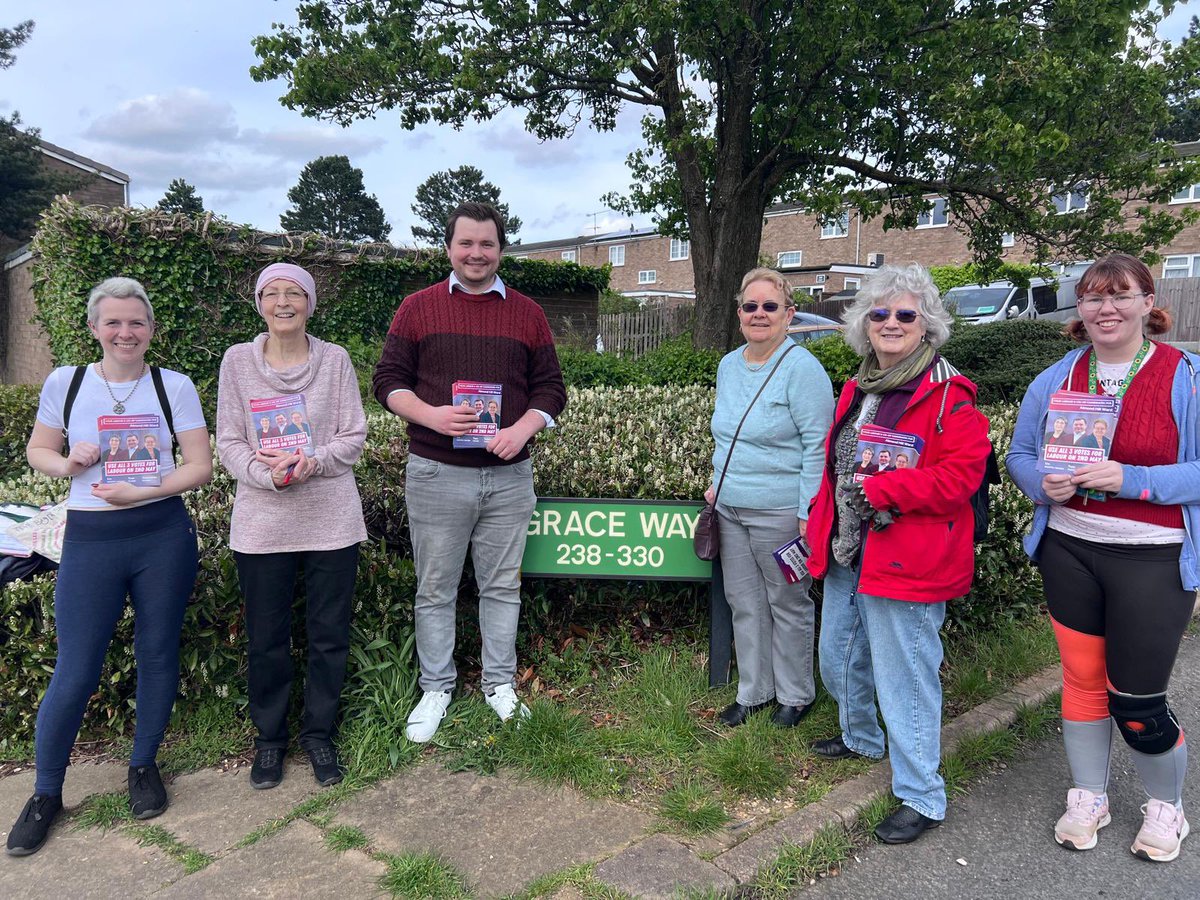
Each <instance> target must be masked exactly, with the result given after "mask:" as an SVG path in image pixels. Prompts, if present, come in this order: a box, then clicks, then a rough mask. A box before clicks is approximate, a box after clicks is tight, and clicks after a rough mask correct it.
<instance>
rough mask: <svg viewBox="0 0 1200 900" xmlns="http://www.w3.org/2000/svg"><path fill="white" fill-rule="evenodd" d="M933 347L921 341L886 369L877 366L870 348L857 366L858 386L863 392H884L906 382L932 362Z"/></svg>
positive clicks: (877, 362)
mask: <svg viewBox="0 0 1200 900" xmlns="http://www.w3.org/2000/svg"><path fill="white" fill-rule="evenodd" d="M933 357H934V349H933V345H932V344H930V343H929V342H928V341H924V340H923V341H921V343H920V344H918V345H917V349H916V350H914V351H913V352H912V353H910V354H908V356H906V357H904V359H902V360H900V362H898V363H896V364H895V365H894V366H891V367H890V368H887V369H881V368H880V367H879V358H878V357H877V356H876V355H875V351H874V350H871V352H870V353H868V354H867V355H866V356H864V357H863V361H862V364H861V365H860V366H859V367H858V386H859V388H860V389H861V390H862V391H863V393H865V394H886V393H887V392H888V391H891V390H895V389H896V388H898V387H900V385H902V384H908V382H910V381H912V380H913V379H914V378H916V377H917V376H918V375H920V374H921V373H922V372H924V371H925V370H926V369H928V368H929V366H930V365H931V364H932V363H933Z"/></svg>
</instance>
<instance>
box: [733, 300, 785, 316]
mask: <svg viewBox="0 0 1200 900" xmlns="http://www.w3.org/2000/svg"><path fill="white" fill-rule="evenodd" d="M760 306H761V307H762V311H763V312H765V313H773V312H779V308H780V307H781V306H783V304H782V303H776V302H775V301H774V300H768V301H766V302H765V303H755V302H754V301H753V300H747V301H746V302H745V303H743V304H742V312H744V313H746V314H747V315H749V314H750V313H756V312H758V308H759V307H760Z"/></svg>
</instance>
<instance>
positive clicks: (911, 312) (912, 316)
mask: <svg viewBox="0 0 1200 900" xmlns="http://www.w3.org/2000/svg"><path fill="white" fill-rule="evenodd" d="M919 315H920V313H919V312H917V311H916V310H915V309H883V308H882V307H880V308H877V309H873V310H871V311H870V312H869V313H867V318H868V319H870V320H871V321H872V322H886V321H887V320H888V319H889V318H891V317H892V316H895V317H896V321H897V322H900V323H901V324H903V325H911V324H912V323H913V322H915V321H917V316H919Z"/></svg>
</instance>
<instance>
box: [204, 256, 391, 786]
mask: <svg viewBox="0 0 1200 900" xmlns="http://www.w3.org/2000/svg"><path fill="white" fill-rule="evenodd" d="M254 302H255V305H256V307H257V309H258V312H259V315H261V316H262V317H263V320H264V322H266V326H267V330H266V333H264V334H260V335H259V336H258V337H256V338H255V339H254V340H253V341H251V342H250V343H248V344H236V345H235V346H233V347H230V348H229V350H228V351H226V353H225V358H224V359H223V360H222V361H221V380H220V388H219V394H218V397H217V450H218V452H219V453H220V457H221V463H222V464H223V465H224V466H225V468H226V469H228V470H229V473H230V474H231V475H232V476H233V477H234V478H236V479H237V482H238V487H237V494H236V496H235V497H234V501H233V516H232V519H231V522H230V529H229V545H230V547H231V548H232V549H233V551H234V557H235V559H236V560H237V567H238V581H239V583H240V585H241V589H242V594H243V596H244V598H245V602H246V635H247V638H248V641H249V653H250V666H249V675H250V677H249V682H250V683H249V688H250V704H249V705H250V718H251V719H252V720H253V721H254V726H255V728H257V729H258V736H257V738H256V739H255V742H254V743H255V755H254V765H253V766H252V767H251V770H250V783H251V785H252V786H253V787H255V788H272V787H275V785H277V784H279V782H280V781H281V780H282V779H283V758H284V755H285V754H286V752H287V747H288V731H287V721H288V695H289V693H290V691H291V685H292V660H291V631H292V627H291V618H292V616H291V614H292V601H293V594H294V587H295V584H296V575H297V572H298V571H300V570H303V572H304V583H305V602H306V604H307V606H306V610H305V617H306V626H307V632H308V673H307V682H306V684H305V691H304V715H303V718H302V720H301V729H300V735H299V743H300V747H301V748H302V749H303V750H304V751H305V752H306V753H307V754H308V759H309V762H310V763H311V764H312V767H313V775H314V776H315V777H316V779H317V781H318V782H319V783H320V784H322V785H329V784H336V783H337V782H339V781H341V780H342V769H341V766H340V764H339V763H338V758H337V753H336V751H335V749H334V745H333V738H334V724H335V720H336V718H337V708H338V696H339V695H340V694H341V692H342V682H343V680H344V677H345V672H346V656H347V654H348V652H349V646H350V611H351V606H352V602H353V598H354V582H355V575H356V573H357V570H358V544H359V542H360V541H362V540H365V539H366V536H367V531H366V527H365V526H364V524H363V516H362V503H361V501H360V500H359V496H358V486H357V485H356V484H355V482H354V474H353V471H352V470H353V466H354V463H355V462H356V461H357V460H358V458H359V456H361V455H362V448H363V442H364V441H365V440H366V436H367V420H366V416H365V415H364V414H363V407H362V399H361V397H360V395H359V391H358V379H357V378H356V377H355V374H354V367H353V366H352V365H351V364H350V357H349V355H348V354H347V353H346V351H345V350H343V349H342V348H341V347H339V346H338V345H336V344H330V343H326V342H325V341H322V340H318V339H317V338H315V337H313V336H312V335H310V334H309V333H308V331H307V324H308V320H309V318H310V317H311V316H312V314H313V310H314V309H316V305H317V287H316V284H315V283H314V281H313V277H312V275H310V274H309V273H308V272H307V271H306V270H304V269H302V268H300V266H296V265H292V264H291V263H275V264H273V265H270V266H267V267H266V268H265V269H263V271H262V272H261V273H260V274H259V276H258V281H257V283H256V284H255V286H254ZM295 395H300V400H299V402H300V403H301V405H302V408H303V409H304V410H305V413H306V416H307V420H308V426H309V433H310V440H309V444H310V446H309V448H308V451H309V452H302V451H301V450H296V449H282V450H281V449H274V448H270V447H267V448H265V449H264V448H263V447H262V446H261V444H260V440H259V439H260V437H261V436H262V432H261V430H260V418H261V416H260V415H258V414H251V411H250V401H251V400H270V399H272V398H292V399H293V402H294V401H295ZM286 402H287V401H286V400H285V401H284V403H286ZM276 408H277V409H279V408H284V407H283V406H280V407H276ZM288 408H295V407H288ZM272 433H274V432H272Z"/></svg>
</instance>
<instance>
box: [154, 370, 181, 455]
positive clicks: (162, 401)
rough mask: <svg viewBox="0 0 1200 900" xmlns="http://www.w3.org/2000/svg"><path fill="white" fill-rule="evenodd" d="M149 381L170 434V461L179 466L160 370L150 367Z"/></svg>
mask: <svg viewBox="0 0 1200 900" xmlns="http://www.w3.org/2000/svg"><path fill="white" fill-rule="evenodd" d="M150 380H151V381H153V382H154V393H156V394H158V405H159V406H161V407H162V411H163V418H164V419H166V420H167V430H168V431H170V432H171V460H172V462H174V463H175V465H179V457H178V455H177V454H176V452H175V450H176V448H177V447H178V446H179V441H177V440H176V439H175V417H174V416H172V415H171V401H170V400H168V399H167V388H166V386H165V385H164V384H163V377H162V369H160V368H159V367H158V366H151V367H150Z"/></svg>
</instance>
